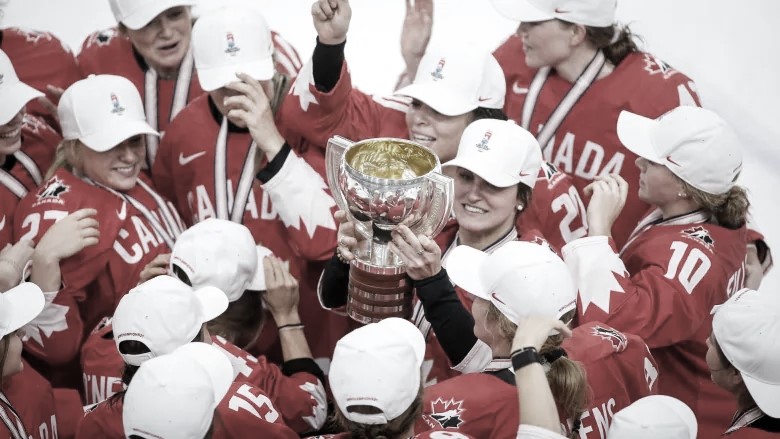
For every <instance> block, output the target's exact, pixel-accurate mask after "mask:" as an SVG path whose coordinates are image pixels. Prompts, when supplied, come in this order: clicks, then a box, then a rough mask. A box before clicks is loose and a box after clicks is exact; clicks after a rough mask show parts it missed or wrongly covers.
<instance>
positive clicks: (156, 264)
mask: <svg viewBox="0 0 780 439" xmlns="http://www.w3.org/2000/svg"><path fill="white" fill-rule="evenodd" d="M170 263H171V254H170V253H164V254H161V255H157V257H155V258H154V259H152V261H151V262H149V263H148V264H146V267H144V269H143V270H141V275H140V280H139V281H138V283H139V284H142V283H144V282H146V281H148V280H149V279H151V278H153V277H157V276H161V275H163V274H168V266H169V265H170Z"/></svg>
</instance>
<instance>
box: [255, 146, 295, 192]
mask: <svg viewBox="0 0 780 439" xmlns="http://www.w3.org/2000/svg"><path fill="white" fill-rule="evenodd" d="M290 151H292V148H291V147H290V144H289V143H287V142H284V145H282V149H280V150H279V152H278V153H276V155H275V156H274V159H273V160H271V161H270V162H268V164H267V165H265V167H264V168H263V169H261V170H260V172H258V173H257V175H256V176H255V177H257V179H258V180H260V182H261V183H263V184H265V183H268V181H270V180H271V179H272V178H274V176H275V175H276V174H278V173H279V171H281V170H282V166H284V162H285V161H287V156H289V155H290Z"/></svg>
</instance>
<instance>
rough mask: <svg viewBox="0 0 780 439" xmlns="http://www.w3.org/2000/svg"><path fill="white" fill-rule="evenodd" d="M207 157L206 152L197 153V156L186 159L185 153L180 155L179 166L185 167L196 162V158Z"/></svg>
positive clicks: (193, 155) (189, 156)
mask: <svg viewBox="0 0 780 439" xmlns="http://www.w3.org/2000/svg"><path fill="white" fill-rule="evenodd" d="M203 155H206V151H201V152H196V153H195V154H192V155H188V156H187V157H184V153H181V152H180V153H179V164H180V165H182V166H184V165H186V164H187V163H189V162H191V161H193V160H195V159H196V158H198V157H200V156H203Z"/></svg>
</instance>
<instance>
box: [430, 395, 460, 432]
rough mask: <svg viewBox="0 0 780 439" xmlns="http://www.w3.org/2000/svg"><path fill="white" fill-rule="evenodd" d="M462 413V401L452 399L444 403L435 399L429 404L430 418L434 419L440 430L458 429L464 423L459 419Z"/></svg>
mask: <svg viewBox="0 0 780 439" xmlns="http://www.w3.org/2000/svg"><path fill="white" fill-rule="evenodd" d="M464 411H465V409H464V408H463V401H455V399H453V398H450V399H449V400H447V401H445V400H443V399H442V398H437V399H436V400H435V401H432V402H431V414H430V417H431V418H433V419H435V420H436V422H438V423H439V425H441V427H442V428H458V426H460V424H462V423H463V422H464V421H463V419H462V418H461V413H463V412H464Z"/></svg>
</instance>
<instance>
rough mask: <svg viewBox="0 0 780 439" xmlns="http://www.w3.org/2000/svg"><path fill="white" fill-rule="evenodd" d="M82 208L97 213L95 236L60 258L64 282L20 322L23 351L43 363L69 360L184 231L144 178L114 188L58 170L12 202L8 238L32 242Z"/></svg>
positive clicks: (60, 362) (173, 210) (179, 222)
mask: <svg viewBox="0 0 780 439" xmlns="http://www.w3.org/2000/svg"><path fill="white" fill-rule="evenodd" d="M86 207H91V208H95V209H97V211H98V213H97V215H96V216H95V219H96V220H97V221H98V222H99V224H100V240H99V242H98V244H97V245H94V246H91V247H86V248H85V249H84V250H82V251H81V252H79V253H77V254H76V255H74V256H72V257H70V258H67V259H64V260H62V261H61V262H60V270H61V272H62V283H63V285H64V286H63V288H62V289H60V290H59V292H58V293H57V294H56V297H55V298H54V299H53V302H50V303H47V306H46V308H45V309H44V311H43V312H42V313H41V314H40V315H38V316H37V317H36V318H35V319H34V320H33V321H32V322H31V323H30V325H28V326H27V327H26V328H28V329H30V328H31V330H29V331H27V332H26V340H25V350H27V351H28V352H30V353H31V354H33V355H34V356H36V357H39V358H41V359H42V360H43V361H45V362H46V363H48V364H53V365H56V364H62V363H65V362H69V361H70V360H72V359H73V358H74V357H75V356H76V355H77V354H78V352H79V349H80V347H81V343H82V341H83V340H84V338H85V336H86V334H87V333H88V331H89V330H90V328H94V327H95V326H96V325H97V324H98V322H99V321H100V320H101V319H102V318H103V317H105V316H110V315H113V313H114V308H116V305H117V304H118V303H119V299H121V298H122V296H124V295H125V294H126V293H127V292H128V291H129V290H130V289H131V288H133V287H135V286H136V285H137V284H138V281H139V276H140V273H141V271H142V270H143V268H144V267H145V266H146V264H148V263H149V262H150V261H152V260H153V259H154V258H155V257H156V256H157V255H159V254H162V253H170V251H171V250H170V249H171V247H173V241H174V240H175V239H176V237H178V235H179V234H180V233H181V231H182V230H183V225H182V223H181V220H180V219H179V217H178V214H177V213H176V210H175V209H174V208H173V205H171V204H170V202H168V201H166V200H164V199H163V198H162V197H161V196H160V195H159V194H157V192H155V191H154V190H153V189H152V188H151V186H150V185H149V183H148V180H146V178H145V177H143V176H142V177H141V178H140V179H139V180H138V184H137V185H136V186H135V187H134V188H133V189H131V190H129V191H127V192H123V193H119V192H116V191H112V190H109V189H107V188H104V187H102V186H98V185H96V184H93V183H91V182H88V181H87V180H82V179H80V178H78V177H75V176H74V175H73V174H71V173H70V172H69V171H67V170H65V169H59V170H57V172H55V174H54V176H53V177H52V178H50V179H49V180H48V181H47V182H45V183H44V184H43V185H41V187H40V189H39V190H38V191H37V192H30V193H29V194H27V196H26V197H25V198H24V199H22V200H21V201H20V202H19V205H18V206H17V209H16V214H15V221H14V237H15V239H16V240H20V239H31V240H33V241H34V242H36V243H37V242H38V240H39V239H40V238H41V236H43V235H44V234H45V233H46V231H48V229H49V227H51V225H52V224H54V222H56V221H57V220H60V219H62V218H64V217H65V216H67V215H68V214H69V213H71V212H74V211H76V210H78V209H82V208H86Z"/></svg>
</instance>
